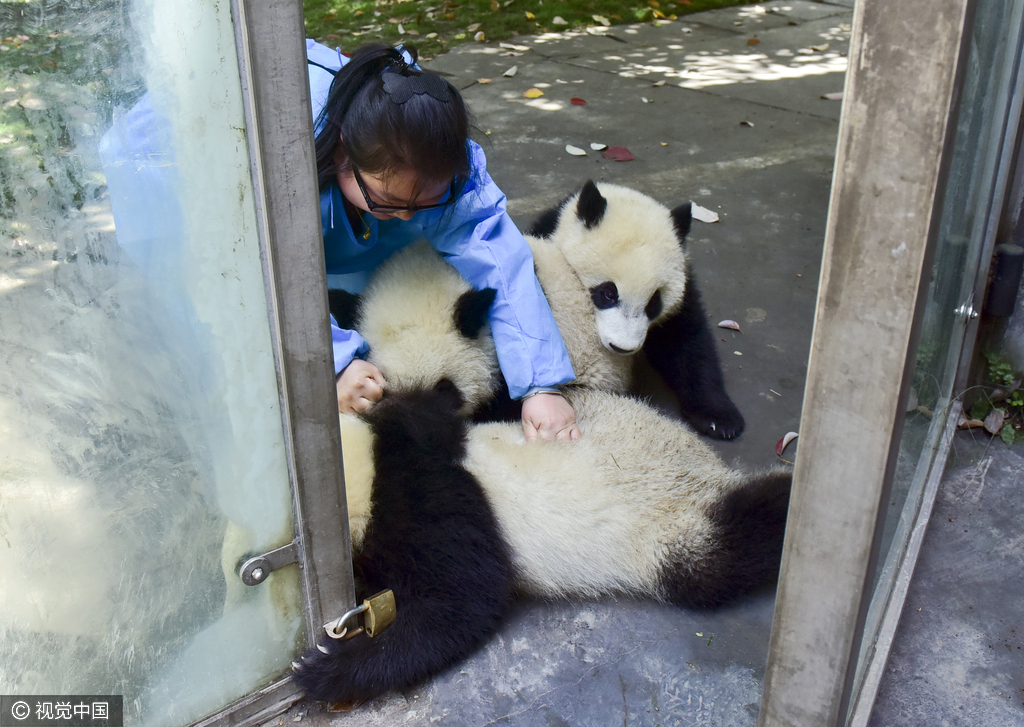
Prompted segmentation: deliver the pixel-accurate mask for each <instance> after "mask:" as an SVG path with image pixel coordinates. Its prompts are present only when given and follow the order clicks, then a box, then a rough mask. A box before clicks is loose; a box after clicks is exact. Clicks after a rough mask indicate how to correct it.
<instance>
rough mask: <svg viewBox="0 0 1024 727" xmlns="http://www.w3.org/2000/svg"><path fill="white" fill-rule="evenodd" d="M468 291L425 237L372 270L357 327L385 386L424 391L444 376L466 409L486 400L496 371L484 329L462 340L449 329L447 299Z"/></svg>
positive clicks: (451, 303) (495, 381)
mask: <svg viewBox="0 0 1024 727" xmlns="http://www.w3.org/2000/svg"><path fill="white" fill-rule="evenodd" d="M468 290H470V286H469V283H467V282H466V281H465V280H463V278H462V277H461V276H460V275H459V274H458V273H457V272H456V271H455V269H454V268H453V267H451V266H450V265H448V264H447V263H446V262H444V261H443V260H441V258H440V256H439V255H438V254H437V252H435V251H434V249H433V248H431V247H430V245H429V244H428V243H427V242H425V241H423V242H418V243H415V244H413V245H410V246H409V247H407V248H406V249H404V250H402V251H401V252H398V253H396V254H395V255H393V256H392V257H391V258H389V259H388V260H387V261H386V262H385V263H384V264H383V265H381V266H380V268H378V270H377V271H376V273H375V274H374V277H373V279H372V280H371V281H370V284H369V285H368V286H367V288H366V290H365V291H364V292H363V296H362V302H361V304H360V312H359V332H360V334H361V335H362V336H363V338H365V339H366V341H367V343H369V344H370V353H369V355H368V356H367V359H366V360H367V361H369V362H370V363H372V364H373V365H374V366H376V367H377V368H379V369H380V370H381V373H383V374H384V379H385V380H386V381H387V386H388V388H389V389H391V390H393V391H396V392H401V391H411V390H415V389H422V388H430V387H432V386H434V384H436V383H437V382H438V381H440V380H441V379H442V378H448V379H450V380H451V381H452V383H454V384H455V386H456V387H457V388H458V389H459V391H460V392H462V395H463V397H464V398H465V399H466V402H467V403H466V406H465V408H464V413H466V414H468V413H469V412H471V411H472V410H473V409H475V408H476V407H477V406H478V405H479V404H481V403H482V402H485V401H487V400H488V399H489V398H490V397H491V395H492V394H493V392H494V390H495V388H496V386H497V385H498V376H499V369H498V364H497V357H496V354H495V351H494V340H493V339H492V338H491V336H490V329H489V328H488V327H486V326H485V329H484V330H483V331H481V332H480V335H479V336H478V337H477V338H475V339H469V338H465V337H464V336H462V335H460V334H459V332H458V331H457V330H456V328H455V321H454V318H453V312H454V307H455V302H456V301H457V300H458V298H459V296H461V295H462V294H463V293H465V292H466V291H468ZM410 333H412V334H413V335H410Z"/></svg>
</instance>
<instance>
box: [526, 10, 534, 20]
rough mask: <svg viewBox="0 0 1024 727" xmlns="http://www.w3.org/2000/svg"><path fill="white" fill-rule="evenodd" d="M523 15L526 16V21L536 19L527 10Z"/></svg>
mask: <svg viewBox="0 0 1024 727" xmlns="http://www.w3.org/2000/svg"><path fill="white" fill-rule="evenodd" d="M524 14H525V15H526V19H527V20H536V19H537V16H536V15H534V14H533V13H531V12H530V11H529V10H527V11H526V12H525V13H524Z"/></svg>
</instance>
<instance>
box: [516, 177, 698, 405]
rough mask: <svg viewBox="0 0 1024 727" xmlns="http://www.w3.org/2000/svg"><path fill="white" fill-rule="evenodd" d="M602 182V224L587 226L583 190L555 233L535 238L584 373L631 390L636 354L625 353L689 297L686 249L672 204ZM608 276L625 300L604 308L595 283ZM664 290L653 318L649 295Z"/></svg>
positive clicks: (582, 377) (543, 276)
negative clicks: (580, 206)
mask: <svg viewBox="0 0 1024 727" xmlns="http://www.w3.org/2000/svg"><path fill="white" fill-rule="evenodd" d="M597 188H598V191H599V192H600V193H601V196H602V197H604V198H605V199H606V200H607V201H608V204H607V207H606V209H605V213H604V216H603V217H602V219H601V221H600V223H599V224H597V225H596V226H595V227H593V228H591V229H587V228H586V227H585V225H584V224H583V222H582V221H581V220H580V219H579V217H578V216H577V215H576V205H577V202H578V201H579V194H578V193H577V194H576V195H574V196H573V197H571V198H570V199H569V201H568V202H566V203H565V205H563V207H562V214H561V217H560V218H559V220H558V223H557V225H556V227H555V230H554V232H553V233H552V234H551V236H550V237H547V238H544V239H540V238H527V239H528V240H529V242H530V246H531V248H532V249H533V253H534V261H535V265H536V270H537V277H538V279H539V280H540V283H541V287H542V288H543V289H544V293H545V294H546V295H547V296H548V299H549V301H550V302H551V308H552V310H553V311H554V314H555V319H556V320H557V322H558V327H559V329H560V330H561V331H562V336H563V338H566V339H569V338H573V339H574V342H575V343H577V344H578V345H575V346H571V345H570V341H569V340H566V344H567V347H568V348H569V357H570V360H571V361H572V363H573V367H574V369H575V370H576V374H577V377H578V381H580V383H583V384H585V385H587V386H594V387H595V388H603V389H608V390H612V391H625V390H626V389H628V387H629V376H630V373H629V372H630V366H631V362H630V361H629V360H628V358H627V359H626V360H622V359H621V357H622V356H623V355H628V354H632V353H636V352H637V351H639V350H640V348H641V347H642V346H643V344H644V341H645V340H646V338H647V331H648V329H649V327H650V326H651V325H652V323H655V322H657V321H660V320H661V319H663V318H664V317H665V316H667V315H669V314H671V313H673V312H674V311H675V310H676V309H678V307H679V306H680V305H681V304H682V301H683V294H684V293H685V292H686V283H687V268H686V254H685V253H684V251H683V249H682V246H681V245H680V244H679V239H678V238H677V237H676V233H675V227H674V225H673V221H672V215H671V213H670V211H669V209H668V208H666V207H665V206H664V205H662V204H660V203H659V202H657V201H655V200H653V199H651V198H650V197H648V196H647V195H645V194H642V193H640V192H637V191H636V190H633V189H628V188H626V187H619V186H617V185H614V184H603V183H602V184H598V185H597ZM559 258H561V260H560V259H559ZM607 281H611V282H613V283H615V286H616V288H617V289H618V293H619V304H618V305H617V306H615V307H614V308H609V309H605V310H598V309H597V308H596V307H595V306H594V304H593V302H592V301H591V299H590V289H591V288H593V287H595V286H597V285H600V284H601V283H604V282H607ZM658 290H660V291H661V301H662V310H661V314H660V315H659V316H658V317H657V318H655V320H654V321H650V320H648V318H647V314H646V312H645V311H646V307H647V303H648V302H649V301H650V299H651V296H653V295H654V293H655V291H658ZM566 301H571V304H566ZM596 343H599V344H600V346H601V347H603V350H598V349H597V347H596V345H595V344H596ZM613 347H614V348H613ZM615 348H618V349H619V351H618V352H616V351H615ZM622 352H626V353H625V354H623V353H622Z"/></svg>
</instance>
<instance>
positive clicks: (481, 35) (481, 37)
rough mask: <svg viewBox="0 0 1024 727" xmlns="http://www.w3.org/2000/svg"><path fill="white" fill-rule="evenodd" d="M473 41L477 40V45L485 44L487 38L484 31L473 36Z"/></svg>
mask: <svg viewBox="0 0 1024 727" xmlns="http://www.w3.org/2000/svg"><path fill="white" fill-rule="evenodd" d="M473 40H475V41H476V42H477V43H483V42H484V41H485V40H487V36H485V35H484V31H482V30H481V31H478V32H477V34H476V35H474V36H473Z"/></svg>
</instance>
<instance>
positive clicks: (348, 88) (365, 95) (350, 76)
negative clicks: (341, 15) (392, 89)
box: [315, 44, 470, 192]
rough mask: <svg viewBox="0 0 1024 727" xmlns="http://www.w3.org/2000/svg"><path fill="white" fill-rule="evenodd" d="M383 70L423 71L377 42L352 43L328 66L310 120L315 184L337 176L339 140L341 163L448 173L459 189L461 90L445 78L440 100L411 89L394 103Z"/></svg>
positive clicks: (463, 124) (463, 151)
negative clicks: (321, 100) (326, 88)
mask: <svg viewBox="0 0 1024 727" xmlns="http://www.w3.org/2000/svg"><path fill="white" fill-rule="evenodd" d="M413 52H415V51H413ZM414 57H415V56H414ZM385 70H387V72H388V73H393V72H394V73H400V74H401V75H403V76H418V75H421V74H422V71H419V70H417V69H415V68H412V67H411V66H410V65H409V64H407V63H406V61H405V58H404V57H403V56H402V53H401V51H399V50H397V49H395V48H392V47H391V46H387V45H381V44H374V45H367V46H364V47H362V48H359V49H358V50H356V51H355V52H354V53H353V54H352V58H351V60H349V62H348V63H347V64H346V65H345V66H344V67H343V68H342V69H341V70H339V71H338V72H337V73H336V74H335V76H334V82H333V83H332V84H331V90H330V93H329V94H328V96H327V103H326V104H325V105H324V108H323V110H322V111H321V112H320V116H319V117H317V120H316V126H315V128H316V129H317V135H316V169H317V181H318V183H319V186H320V191H321V192H323V191H324V190H326V189H327V188H328V187H330V185H331V184H332V183H333V182H334V181H335V180H336V179H337V173H338V171H339V166H338V162H337V161H336V156H337V154H336V152H338V150H339V146H340V147H341V149H340V150H341V152H342V155H343V159H342V161H341V162H340V163H341V165H342V166H341V169H346V168H350V167H352V166H355V167H356V168H357V169H359V170H360V171H365V172H368V173H370V174H374V175H378V176H384V177H387V176H389V175H390V174H392V173H394V172H396V171H402V170H407V169H408V170H412V171H414V172H416V173H417V175H418V176H419V177H420V178H421V179H422V180H423V181H441V180H445V179H454V180H456V191H458V190H459V188H460V187H461V186H462V184H464V183H465V180H466V178H467V176H468V174H469V171H470V163H469V149H468V147H467V145H466V142H467V140H468V138H469V128H470V118H469V113H468V111H467V110H466V105H465V103H464V102H463V100H462V96H461V94H459V92H458V91H457V90H456V89H455V88H454V87H453V86H452V85H451V84H449V83H448V82H447V81H444V84H445V85H446V86H447V88H448V100H447V101H439V100H438V99H437V98H435V97H434V96H432V95H431V94H429V93H416V94H413V95H412V96H411V97H410V98H409V99H408V100H406V101H403V102H402V103H396V102H395V101H394V100H393V99H392V98H391V97H390V96H389V94H388V93H387V92H385V90H384V83H383V80H382V79H381V75H382V74H383V73H384V71H385Z"/></svg>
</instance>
